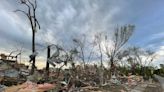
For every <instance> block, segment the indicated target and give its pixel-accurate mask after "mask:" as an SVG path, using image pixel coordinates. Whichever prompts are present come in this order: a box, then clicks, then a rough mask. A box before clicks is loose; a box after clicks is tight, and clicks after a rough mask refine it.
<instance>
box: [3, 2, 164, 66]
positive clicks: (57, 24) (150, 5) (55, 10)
mask: <svg viewBox="0 0 164 92" xmlns="http://www.w3.org/2000/svg"><path fill="white" fill-rule="evenodd" d="M17 1H18V0H0V52H2V53H7V52H10V51H12V50H15V49H17V48H20V47H21V46H23V48H24V53H26V54H27V55H28V54H30V53H31V35H32V34H31V29H30V26H29V21H28V20H27V19H26V17H25V16H24V15H23V14H21V13H15V12H13V11H14V10H16V9H23V7H22V6H21V5H19V4H18V2H17ZM163 4H164V0H38V10H37V18H38V20H39V22H40V25H41V30H38V31H37V33H36V35H37V37H36V44H37V47H38V48H37V50H38V51H39V52H40V53H41V52H44V51H45V50H46V49H45V46H46V45H47V44H50V43H59V44H64V45H68V46H69V44H70V43H71V39H72V38H74V37H76V36H80V35H82V34H86V35H87V36H88V37H92V36H93V35H94V34H95V33H97V32H110V31H111V30H113V28H114V27H116V25H125V24H134V25H135V27H136V28H135V32H134V34H133V36H132V38H131V39H130V41H129V42H128V44H130V45H135V46H136V45H137V46H140V47H142V48H146V49H152V50H155V51H156V52H157V54H159V55H158V58H157V59H156V61H158V62H156V64H159V63H164V6H163ZM88 39H91V38H88ZM40 57H42V58H46V57H44V55H42V56H40Z"/></svg>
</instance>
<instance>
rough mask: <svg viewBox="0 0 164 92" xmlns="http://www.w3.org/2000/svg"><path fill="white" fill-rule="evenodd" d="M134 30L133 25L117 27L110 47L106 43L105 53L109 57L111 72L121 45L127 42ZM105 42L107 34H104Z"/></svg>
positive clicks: (113, 69)
mask: <svg viewBox="0 0 164 92" xmlns="http://www.w3.org/2000/svg"><path fill="white" fill-rule="evenodd" d="M133 30H134V26H133V25H125V26H122V27H117V28H116V30H115V32H114V36H113V38H112V41H113V44H112V46H111V47H109V45H108V44H106V46H105V48H106V55H107V56H108V58H109V62H110V66H111V73H112V74H113V73H114V71H115V65H114V62H115V59H116V57H117V56H118V53H119V51H120V50H121V49H122V47H123V46H124V45H125V44H126V43H127V42H128V40H129V38H130V37H131V35H132V33H133ZM105 40H106V43H107V42H108V38H107V36H105Z"/></svg>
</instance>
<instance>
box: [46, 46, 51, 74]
mask: <svg viewBox="0 0 164 92" xmlns="http://www.w3.org/2000/svg"><path fill="white" fill-rule="evenodd" d="M50 47H51V46H50V45H49V46H47V64H46V76H47V77H48V76H49V63H48V59H49V58H50V54H51V49H50Z"/></svg>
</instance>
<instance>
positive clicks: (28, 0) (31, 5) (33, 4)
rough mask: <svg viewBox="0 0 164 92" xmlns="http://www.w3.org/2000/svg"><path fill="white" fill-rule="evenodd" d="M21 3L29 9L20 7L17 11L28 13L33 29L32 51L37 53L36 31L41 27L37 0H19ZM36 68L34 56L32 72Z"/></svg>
mask: <svg viewBox="0 0 164 92" xmlns="http://www.w3.org/2000/svg"><path fill="white" fill-rule="evenodd" d="M19 1H20V2H19V3H20V4H21V5H24V6H25V7H27V9H28V10H27V11H25V10H21V9H18V10H16V11H15V12H21V13H23V14H25V15H26V17H27V18H28V20H29V21H30V26H31V30H32V53H35V52H36V51H35V32H37V28H38V29H40V24H39V22H38V20H37V18H36V9H37V1H36V0H19ZM34 68H35V57H34V58H33V63H32V69H31V74H33V73H34Z"/></svg>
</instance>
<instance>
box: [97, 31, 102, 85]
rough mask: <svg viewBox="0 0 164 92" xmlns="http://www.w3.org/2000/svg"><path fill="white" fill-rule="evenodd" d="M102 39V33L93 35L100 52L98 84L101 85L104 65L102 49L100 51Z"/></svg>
mask: <svg viewBox="0 0 164 92" xmlns="http://www.w3.org/2000/svg"><path fill="white" fill-rule="evenodd" d="M102 41H103V34H102V33H98V34H96V35H95V43H96V45H97V46H98V50H99V53H100V69H99V71H100V72H99V74H100V84H101V85H102V84H103V83H104V69H103V68H104V66H103V51H102Z"/></svg>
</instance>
